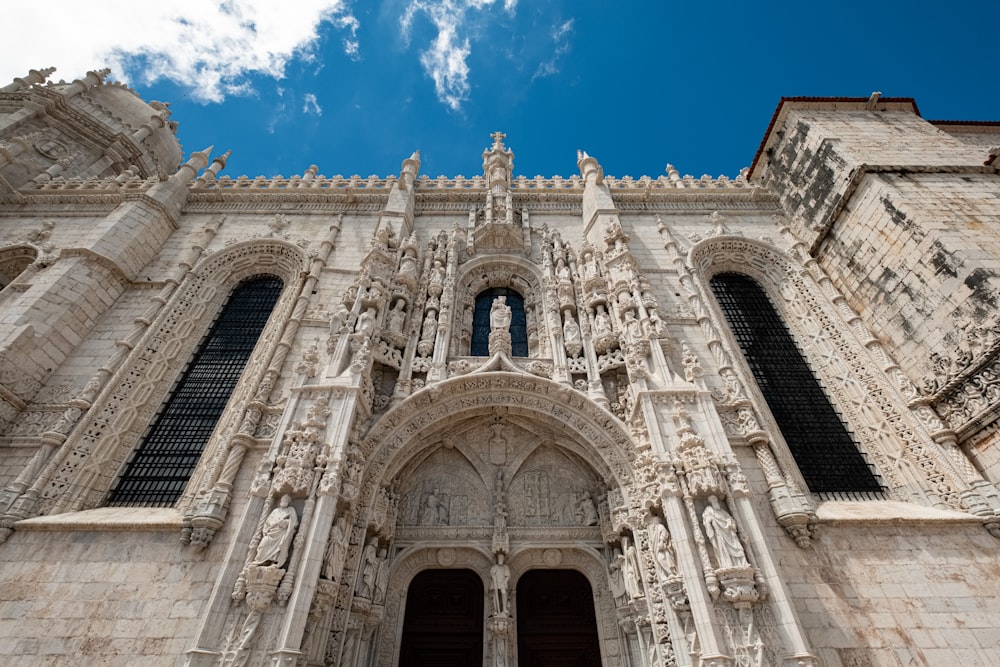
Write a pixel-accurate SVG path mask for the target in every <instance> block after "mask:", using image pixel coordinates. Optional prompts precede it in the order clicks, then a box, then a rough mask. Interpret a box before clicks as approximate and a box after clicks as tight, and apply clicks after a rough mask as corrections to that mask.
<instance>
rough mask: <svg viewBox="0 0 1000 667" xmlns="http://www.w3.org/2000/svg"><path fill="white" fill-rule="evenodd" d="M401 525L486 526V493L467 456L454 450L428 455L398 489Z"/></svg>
mask: <svg viewBox="0 0 1000 667" xmlns="http://www.w3.org/2000/svg"><path fill="white" fill-rule="evenodd" d="M400 491H401V493H400V496H401V497H402V499H403V500H402V503H401V507H400V512H399V525H401V526H487V525H491V524H492V522H493V506H492V503H491V501H490V492H489V490H488V487H487V486H486V484H485V483H484V482H483V480H482V478H481V477H480V476H479V473H477V472H476V470H475V469H474V468H473V467H472V465H471V464H470V463H469V461H468V459H466V458H465V457H464V456H463V455H462V454H461V453H460V452H458V451H457V450H455V449H446V448H440V449H438V450H437V451H436V452H434V453H433V454H431V455H430V456H429V457H428V458H427V459H426V460H425V461H424V462H423V463H422V464H421V465H420V466H419V467H418V468H417V469H416V470H415V471H414V473H413V474H412V475H411V476H410V477H409V479H408V480H407V481H406V482H405V483H404V485H403V486H402V488H401V489H400Z"/></svg>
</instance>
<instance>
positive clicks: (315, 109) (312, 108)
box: [302, 93, 323, 116]
mask: <svg viewBox="0 0 1000 667" xmlns="http://www.w3.org/2000/svg"><path fill="white" fill-rule="evenodd" d="M302 99H303V104H302V113H311V114H315V115H317V116H322V115H323V107H321V106H320V105H319V102H318V101H316V96H315V95H314V94H312V93H306V94H305V95H304V96H303V98H302Z"/></svg>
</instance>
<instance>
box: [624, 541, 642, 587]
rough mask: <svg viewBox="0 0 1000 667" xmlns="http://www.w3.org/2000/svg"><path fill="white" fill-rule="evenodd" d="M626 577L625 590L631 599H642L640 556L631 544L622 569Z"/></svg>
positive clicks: (626, 551) (626, 552)
mask: <svg viewBox="0 0 1000 667" xmlns="http://www.w3.org/2000/svg"><path fill="white" fill-rule="evenodd" d="M622 569H623V570H624V575H625V590H627V591H628V594H629V597H631V598H632V599H633V600H634V599H636V598H641V597H642V596H643V592H642V578H641V575H640V573H641V572H642V571H641V570H640V569H639V554H638V552H637V551H636V550H635V545H634V544H630V545H628V548H627V549H626V550H625V564H624V567H623V568H622Z"/></svg>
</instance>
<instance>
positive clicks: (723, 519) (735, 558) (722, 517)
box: [701, 496, 750, 569]
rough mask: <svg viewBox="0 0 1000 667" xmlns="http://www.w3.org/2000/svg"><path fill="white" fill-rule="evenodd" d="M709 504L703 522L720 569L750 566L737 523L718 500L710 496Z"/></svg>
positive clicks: (702, 516) (703, 513) (703, 514)
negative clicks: (738, 532) (737, 530)
mask: <svg viewBox="0 0 1000 667" xmlns="http://www.w3.org/2000/svg"><path fill="white" fill-rule="evenodd" d="M708 502H709V504H708V505H707V506H706V507H705V511H704V512H702V514H701V522H702V523H703V524H704V525H705V536H706V537H707V538H708V539H709V541H710V542H711V543H712V548H713V549H714V550H715V558H716V560H718V562H719V568H720V569H724V568H729V567H746V566H748V565H750V563H749V561H747V556H746V552H745V551H744V550H743V544H742V542H740V536H739V535H738V534H737V532H736V521H735V520H734V519H733V517H732V516H730V515H729V512H727V511H726V510H724V509H723V508H722V506H721V505H720V504H719V499H718V498H716V497H715V496H709V497H708Z"/></svg>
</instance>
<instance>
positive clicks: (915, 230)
mask: <svg viewBox="0 0 1000 667" xmlns="http://www.w3.org/2000/svg"><path fill="white" fill-rule="evenodd" d="M998 241H1000V177H998V176H997V175H987V174H969V175H957V174H946V173H936V174H905V173H882V174H869V175H868V176H866V177H865V178H864V180H863V181H862V183H861V184H860V185H859V187H858V188H857V190H856V191H855V193H854V196H853V198H852V200H851V204H850V205H849V206H848V207H847V208H846V209H845V211H844V212H843V214H842V215H841V216H840V218H839V220H838V221H837V223H836V224H835V225H834V226H833V227H832V228H831V230H830V232H829V234H828V235H827V236H826V238H825V239H824V241H823V244H822V245H821V246H820V248H819V250H818V253H817V259H818V260H819V262H820V264H821V265H822V266H823V268H824V269H825V270H826V271H827V273H829V275H830V277H831V279H832V280H833V281H834V284H835V285H836V286H837V288H838V289H839V290H840V292H841V293H843V294H844V295H845V296H846V298H847V300H848V302H849V303H850V304H851V307H852V308H853V309H854V310H856V311H857V312H858V313H859V314H860V315H861V316H862V317H863V318H864V319H865V321H866V323H867V324H868V325H869V326H870V327H872V328H873V329H874V330H875V331H876V332H877V334H878V335H879V336H880V337H881V338H882V339H883V340H884V341H886V342H888V343H889V344H890V345H891V346H892V348H893V350H894V352H895V354H896V356H897V358H898V359H901V360H903V359H905V360H907V363H906V364H905V367H906V368H907V370H908V372H910V373H911V377H912V378H913V379H914V380H919V379H920V378H921V377H923V376H924V375H926V374H927V373H928V372H930V352H931V351H933V350H942V349H949V348H952V349H953V348H954V346H955V345H956V343H957V342H958V335H959V332H958V331H956V330H955V327H956V324H957V323H958V322H960V321H962V320H963V319H966V320H973V321H975V322H977V323H985V321H986V320H991V319H992V317H993V313H994V312H995V310H996V306H997V301H996V300H997V294H996V287H995V278H996V276H997V275H1000V257H997V254H996V252H995V249H996V248H997V247H998V245H997V243H998ZM928 323H938V324H936V325H931V326H928Z"/></svg>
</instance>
